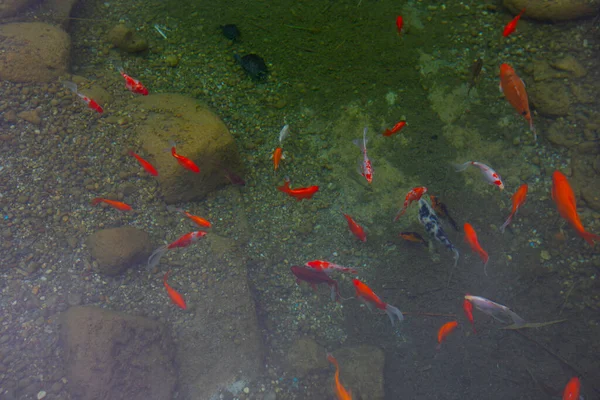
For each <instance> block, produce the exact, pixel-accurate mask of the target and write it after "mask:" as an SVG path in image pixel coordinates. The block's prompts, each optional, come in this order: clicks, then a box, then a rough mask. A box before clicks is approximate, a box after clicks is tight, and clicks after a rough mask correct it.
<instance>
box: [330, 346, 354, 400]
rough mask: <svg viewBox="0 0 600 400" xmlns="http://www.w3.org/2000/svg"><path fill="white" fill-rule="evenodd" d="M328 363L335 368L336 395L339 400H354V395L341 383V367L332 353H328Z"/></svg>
mask: <svg viewBox="0 0 600 400" xmlns="http://www.w3.org/2000/svg"><path fill="white" fill-rule="evenodd" d="M327 361H329V362H330V363H332V364H333V365H334V366H335V395H336V396H337V399H338V400H352V394H351V393H350V392H349V391H347V390H346V388H345V387H344V386H343V385H342V383H341V382H340V366H339V364H338V362H337V360H336V359H335V357H334V356H333V354H331V353H327Z"/></svg>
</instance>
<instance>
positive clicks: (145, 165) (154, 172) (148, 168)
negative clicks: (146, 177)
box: [129, 151, 158, 176]
mask: <svg viewBox="0 0 600 400" xmlns="http://www.w3.org/2000/svg"><path fill="white" fill-rule="evenodd" d="M129 155H130V156H132V157H135V159H136V160H138V162H139V163H140V165H141V166H142V168H144V169H145V170H146V172H147V173H149V174H150V175H152V176H158V171H157V170H156V168H154V166H153V165H152V164H150V163H149V162H148V161H146V160H144V159H143V158H142V157H140V156H139V155H137V154H135V153H134V152H133V151H130V152H129Z"/></svg>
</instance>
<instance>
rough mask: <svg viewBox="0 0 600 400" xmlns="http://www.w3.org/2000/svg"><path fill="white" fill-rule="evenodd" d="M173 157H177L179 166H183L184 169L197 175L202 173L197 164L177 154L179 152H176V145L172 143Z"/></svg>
mask: <svg viewBox="0 0 600 400" xmlns="http://www.w3.org/2000/svg"><path fill="white" fill-rule="evenodd" d="M171 155H172V156H173V157H175V159H176V160H177V162H178V163H179V165H181V166H182V167H183V168H185V169H188V170H190V171H192V172H193V173H195V174H199V173H200V167H198V166H197V165H196V163H195V162H193V161H192V160H190V159H189V158H187V157H185V156H182V155H181V154H177V151H176V150H175V143H171Z"/></svg>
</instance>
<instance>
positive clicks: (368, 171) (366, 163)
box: [352, 126, 373, 183]
mask: <svg viewBox="0 0 600 400" xmlns="http://www.w3.org/2000/svg"><path fill="white" fill-rule="evenodd" d="M367 129H368V128H367V127H366V126H365V129H364V131H363V140H362V142H361V140H360V139H356V140H354V141H353V142H352V143H354V144H355V145H357V146H358V147H359V148H360V150H361V151H362V153H363V160H362V163H361V164H360V174H361V175H362V176H364V177H365V179H366V180H367V182H369V183H372V182H373V166H372V165H371V160H369V157H368V156H367V142H368V140H367Z"/></svg>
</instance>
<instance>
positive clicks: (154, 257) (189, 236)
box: [148, 231, 208, 268]
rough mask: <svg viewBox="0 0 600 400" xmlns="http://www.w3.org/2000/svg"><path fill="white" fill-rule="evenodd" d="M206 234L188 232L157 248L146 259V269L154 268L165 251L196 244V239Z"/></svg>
mask: <svg viewBox="0 0 600 400" xmlns="http://www.w3.org/2000/svg"><path fill="white" fill-rule="evenodd" d="M207 233H208V232H205V231H195V232H189V233H186V234H185V235H183V236H181V237H180V238H179V239H177V240H176V241H174V242H172V243H170V244H167V245H164V246H161V247H159V248H158V249H156V250H154V252H153V253H152V254H151V255H150V257H148V268H154V267H156V266H157V265H158V263H159V262H160V259H161V258H162V256H163V255H164V254H165V252H166V251H167V250H171V249H175V248H177V247H187V246H189V245H190V244H192V243H194V242H196V241H197V240H198V239H200V238H203V237H204V236H206V234H207Z"/></svg>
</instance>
